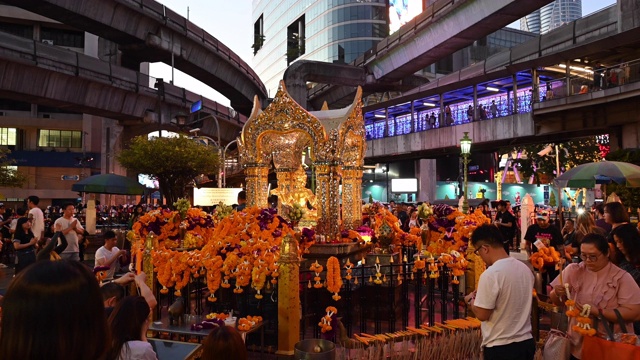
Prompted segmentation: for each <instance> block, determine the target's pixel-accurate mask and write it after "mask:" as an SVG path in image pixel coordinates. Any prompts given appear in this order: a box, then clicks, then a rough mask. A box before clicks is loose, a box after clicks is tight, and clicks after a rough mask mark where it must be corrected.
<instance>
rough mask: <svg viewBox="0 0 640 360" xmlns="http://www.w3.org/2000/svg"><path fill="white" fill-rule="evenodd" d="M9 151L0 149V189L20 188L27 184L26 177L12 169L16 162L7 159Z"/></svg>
mask: <svg viewBox="0 0 640 360" xmlns="http://www.w3.org/2000/svg"><path fill="white" fill-rule="evenodd" d="M10 153H11V151H10V150H9V149H7V148H3V147H0V187H21V186H22V185H24V183H25V182H27V176H26V175H25V174H22V173H20V172H18V171H17V170H15V169H13V168H12V167H11V166H12V165H14V164H15V163H16V162H15V160H13V159H9V154H10Z"/></svg>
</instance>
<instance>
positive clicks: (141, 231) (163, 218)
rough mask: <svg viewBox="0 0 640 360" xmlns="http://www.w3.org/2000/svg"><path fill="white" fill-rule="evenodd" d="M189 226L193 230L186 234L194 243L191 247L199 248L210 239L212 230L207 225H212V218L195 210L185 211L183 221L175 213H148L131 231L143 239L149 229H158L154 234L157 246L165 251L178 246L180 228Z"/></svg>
mask: <svg viewBox="0 0 640 360" xmlns="http://www.w3.org/2000/svg"><path fill="white" fill-rule="evenodd" d="M154 224H155V225H154ZM190 224H191V225H193V229H190V230H188V234H189V239H191V240H192V241H193V242H194V243H193V244H191V245H193V247H196V248H200V247H202V246H203V245H204V244H205V243H207V242H208V241H210V240H211V239H212V235H213V231H214V230H213V228H212V227H210V226H209V225H210V224H213V218H211V216H210V215H208V214H207V213H205V212H204V211H202V210H201V209H197V208H190V209H189V210H187V214H186V218H185V219H181V218H180V214H179V213H178V212H177V211H166V210H153V211H149V212H147V213H146V214H144V215H142V216H141V217H140V218H139V219H138V221H136V223H135V224H133V227H132V231H133V232H134V233H135V235H137V236H138V237H140V238H145V237H146V236H147V235H148V234H149V228H150V227H151V228H154V227H156V228H159V231H157V232H158V233H157V234H156V236H157V241H158V245H159V246H160V247H162V248H165V249H174V248H177V247H178V246H179V241H178V240H179V237H180V233H181V231H180V230H181V227H182V228H183V229H186V228H187V226H189V225H190ZM155 231H156V230H155V229H154V232H155Z"/></svg>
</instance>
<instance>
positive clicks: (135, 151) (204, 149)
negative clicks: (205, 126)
mask: <svg viewBox="0 0 640 360" xmlns="http://www.w3.org/2000/svg"><path fill="white" fill-rule="evenodd" d="M116 158H117V160H118V161H119V162H120V164H122V166H124V167H125V168H127V169H128V170H130V171H133V172H136V173H139V174H148V175H149V176H151V177H153V178H155V179H157V180H158V183H159V184H160V190H161V191H162V194H163V195H164V196H165V197H166V199H167V204H169V205H170V206H171V204H173V203H174V202H175V201H176V200H178V198H181V197H185V195H186V191H187V188H188V187H189V185H191V184H192V183H193V180H194V178H195V177H196V176H198V175H200V174H214V173H216V171H217V170H218V167H219V162H220V159H219V157H218V153H217V151H215V150H212V148H211V147H208V146H206V145H202V144H201V143H199V142H196V141H194V140H193V139H191V138H188V137H186V136H178V137H162V138H151V139H148V138H147V136H138V137H136V138H134V139H133V140H132V141H131V143H130V144H129V147H128V148H127V149H125V150H123V151H121V152H120V154H118V155H117V157H116Z"/></svg>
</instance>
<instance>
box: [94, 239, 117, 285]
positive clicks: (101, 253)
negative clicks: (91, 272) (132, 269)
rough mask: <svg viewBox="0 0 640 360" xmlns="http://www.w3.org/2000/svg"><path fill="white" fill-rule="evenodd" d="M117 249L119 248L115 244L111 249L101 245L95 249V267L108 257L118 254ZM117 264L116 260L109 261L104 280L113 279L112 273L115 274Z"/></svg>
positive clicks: (104, 261) (102, 263) (101, 264)
mask: <svg viewBox="0 0 640 360" xmlns="http://www.w3.org/2000/svg"><path fill="white" fill-rule="evenodd" d="M118 251H120V249H118V247H117V246H114V247H113V248H112V249H111V251H109V250H107V248H106V247H104V246H101V247H100V248H99V249H98V250H96V255H95V256H96V260H95V266H96V267H97V266H103V265H104V264H105V263H106V262H107V261H109V259H111V258H112V257H114V256H116V255H117V254H118ZM117 265H118V260H116V261H114V262H112V263H111V265H110V269H109V271H108V272H107V276H106V277H105V280H111V279H113V275H115V273H116V268H117Z"/></svg>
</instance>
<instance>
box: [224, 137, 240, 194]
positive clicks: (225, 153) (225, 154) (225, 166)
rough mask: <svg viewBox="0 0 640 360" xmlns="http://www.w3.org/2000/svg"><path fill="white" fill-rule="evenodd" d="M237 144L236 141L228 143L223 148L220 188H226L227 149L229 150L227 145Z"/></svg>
mask: <svg viewBox="0 0 640 360" xmlns="http://www.w3.org/2000/svg"><path fill="white" fill-rule="evenodd" d="M237 142H238V139H236V140H233V141H230V142H229V143H228V144H227V145H226V146H225V147H224V151H223V152H222V187H227V149H228V148H229V145H231V144H233V143H237Z"/></svg>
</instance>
